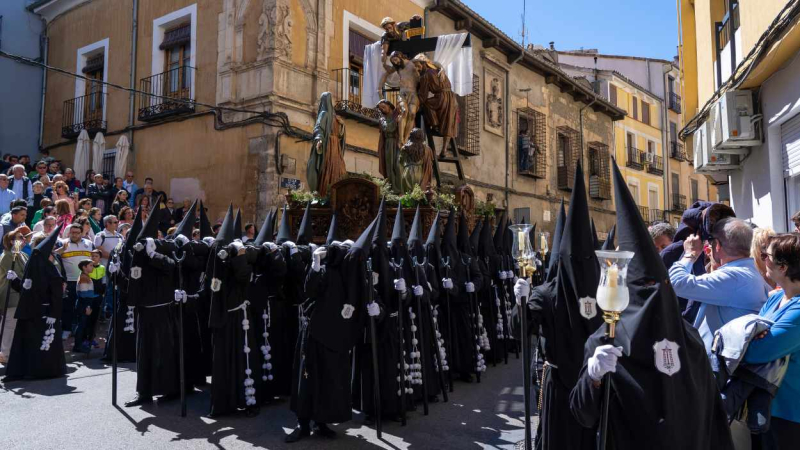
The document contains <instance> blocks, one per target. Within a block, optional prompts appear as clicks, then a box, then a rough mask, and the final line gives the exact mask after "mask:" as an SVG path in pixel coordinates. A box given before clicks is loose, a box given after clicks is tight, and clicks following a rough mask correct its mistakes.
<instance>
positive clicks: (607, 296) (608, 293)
mask: <svg viewBox="0 0 800 450" xmlns="http://www.w3.org/2000/svg"><path fill="white" fill-rule="evenodd" d="M629 301H630V294H629V293H628V287H627V286H624V285H623V286H620V285H619V267H617V265H616V264H612V265H611V266H610V267H609V268H608V271H607V272H606V278H605V283H601V284H600V286H598V288H597V304H598V305H599V306H600V308H602V309H603V311H614V312H621V311H624V310H625V308H627V307H628V303H629Z"/></svg>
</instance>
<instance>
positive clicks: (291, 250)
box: [283, 241, 297, 256]
mask: <svg viewBox="0 0 800 450" xmlns="http://www.w3.org/2000/svg"><path fill="white" fill-rule="evenodd" d="M283 245H285V246H286V247H289V256H292V255H294V254H295V253H297V245H296V244H295V243H294V242H292V241H286V242H284V243H283Z"/></svg>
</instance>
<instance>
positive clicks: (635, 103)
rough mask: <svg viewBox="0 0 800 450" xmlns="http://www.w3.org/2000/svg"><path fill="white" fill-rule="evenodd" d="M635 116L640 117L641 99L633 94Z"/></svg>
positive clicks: (635, 117)
mask: <svg viewBox="0 0 800 450" xmlns="http://www.w3.org/2000/svg"><path fill="white" fill-rule="evenodd" d="M632 98H633V118H634V119H639V99H638V98H636V96H633V97H632Z"/></svg>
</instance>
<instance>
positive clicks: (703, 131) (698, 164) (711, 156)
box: [693, 116, 739, 173]
mask: <svg viewBox="0 0 800 450" xmlns="http://www.w3.org/2000/svg"><path fill="white" fill-rule="evenodd" d="M712 126H713V122H712V117H711V116H709V119H708V120H707V121H706V122H703V124H702V125H700V127H698V128H697V130H696V131H695V132H694V135H693V138H694V171H695V172H697V173H711V172H719V171H723V170H733V169H738V168H739V156H738V155H728V154H719V153H714V152H712V151H711V141H712V138H711V134H712V133H710V132H709V128H711V127H712Z"/></svg>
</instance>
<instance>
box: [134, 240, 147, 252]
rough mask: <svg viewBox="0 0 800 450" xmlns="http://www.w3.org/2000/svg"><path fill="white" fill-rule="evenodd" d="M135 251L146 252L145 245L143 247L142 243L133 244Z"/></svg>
mask: <svg viewBox="0 0 800 450" xmlns="http://www.w3.org/2000/svg"><path fill="white" fill-rule="evenodd" d="M133 249H134V250H136V251H137V252H140V251H142V250H144V245H142V243H141V242H137V243H135V244H133Z"/></svg>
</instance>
